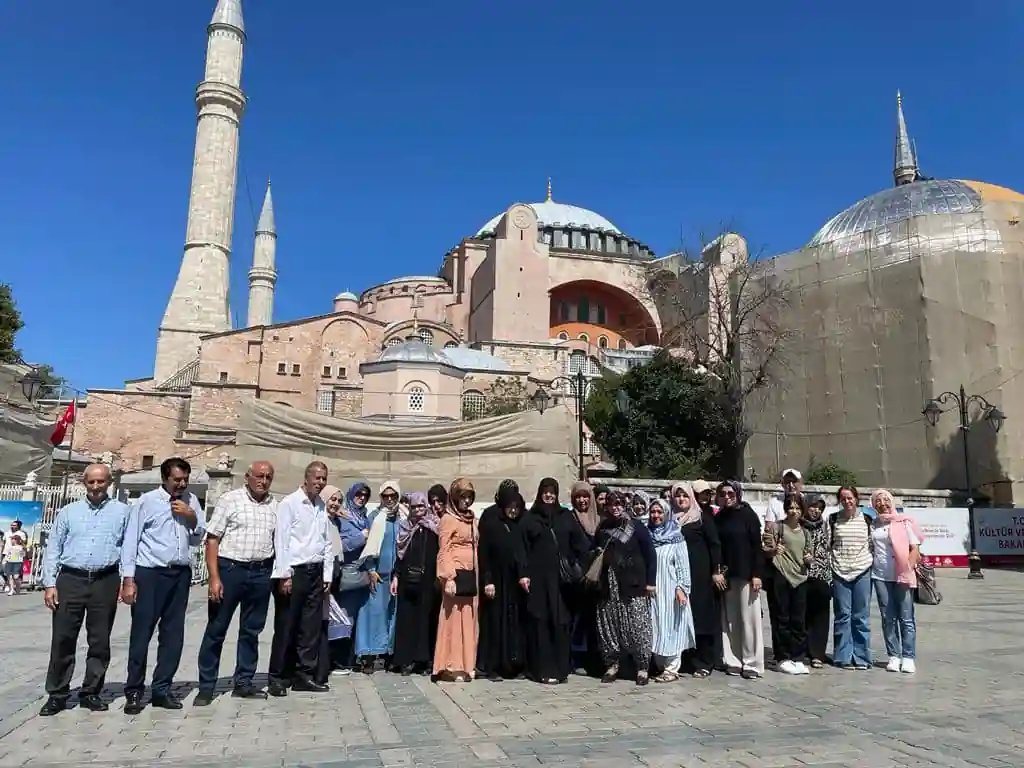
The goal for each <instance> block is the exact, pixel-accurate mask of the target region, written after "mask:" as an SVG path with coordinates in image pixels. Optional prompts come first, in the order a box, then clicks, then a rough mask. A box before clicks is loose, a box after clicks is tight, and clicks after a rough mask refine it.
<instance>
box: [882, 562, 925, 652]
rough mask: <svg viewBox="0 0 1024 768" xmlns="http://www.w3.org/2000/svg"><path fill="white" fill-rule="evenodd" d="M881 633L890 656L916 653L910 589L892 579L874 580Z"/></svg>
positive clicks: (912, 601)
mask: <svg viewBox="0 0 1024 768" xmlns="http://www.w3.org/2000/svg"><path fill="white" fill-rule="evenodd" d="M875 594H876V595H877V596H878V612H879V613H880V614H881V616H882V636H883V637H884V638H885V650H886V652H887V653H888V654H889V658H891V659H900V658H902V659H913V658H914V657H915V656H916V654H917V623H916V622H915V620H914V590H912V589H911V588H910V587H908V586H906V585H904V584H899V583H897V582H895V581H875Z"/></svg>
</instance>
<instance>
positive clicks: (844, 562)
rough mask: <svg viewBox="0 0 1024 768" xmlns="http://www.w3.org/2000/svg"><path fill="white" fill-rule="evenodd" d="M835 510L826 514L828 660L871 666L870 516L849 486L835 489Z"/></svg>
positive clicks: (850, 665)
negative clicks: (829, 608) (830, 610)
mask: <svg viewBox="0 0 1024 768" xmlns="http://www.w3.org/2000/svg"><path fill="white" fill-rule="evenodd" d="M839 507H840V509H839V511H838V512H837V513H836V514H835V515H833V516H832V517H831V518H829V528H830V538H831V551H830V553H829V554H830V564H831V567H832V604H833V614H834V616H835V618H834V622H833V625H832V662H833V663H834V664H835V665H836V666H837V667H853V668H855V669H860V670H867V669H871V620H870V615H869V611H870V610H871V567H872V565H873V564H874V554H873V552H874V545H873V543H872V538H871V532H872V521H871V517H870V516H869V515H867V514H865V513H864V512H862V511H861V509H860V495H859V494H858V493H857V489H856V488H853V487H849V488H840V489H839Z"/></svg>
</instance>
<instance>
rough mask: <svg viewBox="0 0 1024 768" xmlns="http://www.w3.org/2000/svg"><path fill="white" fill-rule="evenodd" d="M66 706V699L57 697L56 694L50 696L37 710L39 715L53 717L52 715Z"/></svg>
mask: <svg viewBox="0 0 1024 768" xmlns="http://www.w3.org/2000/svg"><path fill="white" fill-rule="evenodd" d="M67 708H68V700H67V699H58V698H57V697H56V696H51V697H50V698H48V699H47V700H46V703H45V704H43V708H42V709H40V710H39V716H40V717H53V716H54V715H56V714H58V713H60V712H63V711H64V710H65V709H67Z"/></svg>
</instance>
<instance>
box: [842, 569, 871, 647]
mask: <svg viewBox="0 0 1024 768" xmlns="http://www.w3.org/2000/svg"><path fill="white" fill-rule="evenodd" d="M870 610H871V570H870V569H868V570H866V571H864V573H862V574H861V575H860V576H857V577H856V578H855V579H853V580H852V581H844V580H843V579H840V578H839V577H838V576H836V577H834V578H833V579H832V614H833V616H834V617H835V618H834V619H833V622H832V660H833V661H834V662H835V663H836V664H838V665H840V666H848V665H850V664H867V665H870V664H871V618H870V615H869V612H870Z"/></svg>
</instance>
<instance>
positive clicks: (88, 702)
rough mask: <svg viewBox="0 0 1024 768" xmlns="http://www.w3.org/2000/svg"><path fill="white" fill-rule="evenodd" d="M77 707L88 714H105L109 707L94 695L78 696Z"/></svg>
mask: <svg viewBox="0 0 1024 768" xmlns="http://www.w3.org/2000/svg"><path fill="white" fill-rule="evenodd" d="M78 706H80V707H81V708H82V709H88V710H89V711H90V712H106V711H107V710H108V709H110V705H109V704H107V702H105V701H104V700H103V699H101V698H100V697H99V695H98V694H95V693H85V694H82V693H80V694H78Z"/></svg>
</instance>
